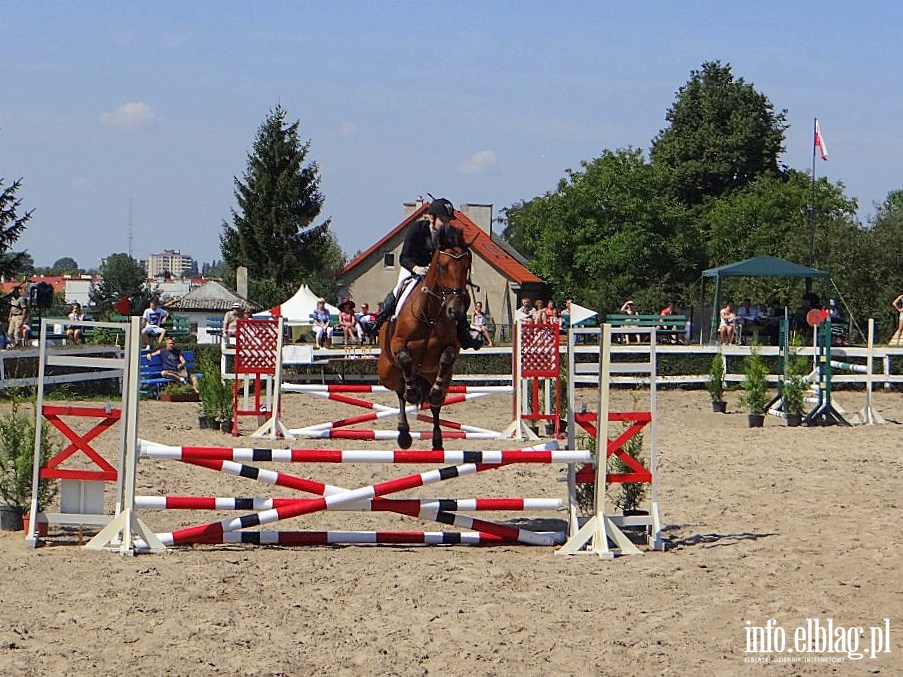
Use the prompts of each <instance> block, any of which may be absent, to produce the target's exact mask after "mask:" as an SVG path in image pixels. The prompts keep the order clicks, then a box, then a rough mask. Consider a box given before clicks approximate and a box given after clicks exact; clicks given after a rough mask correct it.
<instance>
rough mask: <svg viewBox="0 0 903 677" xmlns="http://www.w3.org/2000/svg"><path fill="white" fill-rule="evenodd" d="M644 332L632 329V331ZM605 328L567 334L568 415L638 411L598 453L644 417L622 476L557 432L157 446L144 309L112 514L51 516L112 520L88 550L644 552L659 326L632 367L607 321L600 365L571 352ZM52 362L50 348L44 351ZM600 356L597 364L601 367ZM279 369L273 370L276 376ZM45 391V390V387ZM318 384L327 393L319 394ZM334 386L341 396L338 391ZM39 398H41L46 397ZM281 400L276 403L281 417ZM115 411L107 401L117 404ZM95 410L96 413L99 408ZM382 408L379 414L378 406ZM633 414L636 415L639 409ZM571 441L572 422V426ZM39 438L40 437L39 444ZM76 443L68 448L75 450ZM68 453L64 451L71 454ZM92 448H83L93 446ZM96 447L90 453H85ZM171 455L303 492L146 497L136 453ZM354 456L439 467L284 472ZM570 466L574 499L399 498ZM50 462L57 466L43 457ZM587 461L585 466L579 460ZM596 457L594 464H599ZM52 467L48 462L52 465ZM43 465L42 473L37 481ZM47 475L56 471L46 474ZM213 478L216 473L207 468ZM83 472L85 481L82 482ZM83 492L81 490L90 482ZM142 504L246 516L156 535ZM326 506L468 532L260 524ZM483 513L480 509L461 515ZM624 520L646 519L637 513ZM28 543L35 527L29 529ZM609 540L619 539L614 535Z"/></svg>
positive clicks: (602, 416)
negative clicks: (457, 447) (372, 444)
mask: <svg viewBox="0 0 903 677" xmlns="http://www.w3.org/2000/svg"><path fill="white" fill-rule="evenodd" d="M631 331H636V330H631ZM594 332H595V333H596V334H597V335H599V330H591V329H587V330H583V329H574V330H572V331H571V334H570V337H569V348H568V354H569V356H570V357H571V360H570V364H571V367H570V377H571V378H570V380H569V389H570V395H571V398H570V403H571V406H570V407H569V409H570V412H569V417H570V420H571V421H572V422H576V423H578V424H580V425H584V426H586V427H587V428H588V429H590V430H593V429H594V420H595V421H612V420H614V421H623V420H627V421H630V422H631V423H630V428H629V429H628V431H627V432H622V433H621V434H620V435H618V436H616V437H615V439H611V440H608V443H607V447H602V446H601V442H600V443H599V444H598V445H597V455H598V457H602V449H603V448H605V449H606V452H605V456H606V457H611V456H622V449H621V445H622V444H623V442H624V441H625V440H626V439H628V438H629V437H630V435H631V434H633V433H632V432H630V431H633V430H639V429H641V428H643V427H644V426H647V425H650V426H652V428H651V430H652V435H651V439H652V442H653V445H652V454H651V465H650V467H649V468H648V469H647V468H645V467H643V466H642V465H640V464H634V465H633V466H631V467H632V468H633V471H632V472H630V473H626V474H622V475H623V476H622V477H621V478H618V477H617V476H613V475H611V474H610V473H609V472H608V470H607V463H599V464H595V463H594V456H593V454H592V452H590V451H582V450H573V444H572V445H571V449H567V450H559V449H558V448H557V447H558V445H557V443H556V442H554V441H551V442H548V443H545V444H540V445H537V446H533V447H529V448H527V449H510V450H502V451H411V450H407V451H403V450H386V451H380V450H361V451H354V450H342V449H304V448H300V449H275V450H274V449H258V448H223V447H187V446H170V445H163V444H157V443H153V442H148V441H139V439H138V436H137V422H138V407H137V394H138V370H137V369H135V368H134V365H136V364H137V356H138V354H139V352H140V351H139V343H140V337H139V331H138V324H137V319H135V320H133V321H132V323H131V325H130V328H129V331H128V334H127V338H128V341H127V342H126V349H125V353H124V357H123V358H122V359H121V361H120V362H119V363H118V366H119V367H120V368H121V369H122V370H123V374H124V382H125V384H126V385H125V388H124V391H123V398H122V407H121V409H119V410H118V411H119V413H115V414H114V413H111V414H110V416H112V417H114V418H115V419H116V420H117V421H118V422H119V423H120V425H121V430H122V445H121V447H122V452H121V455H120V461H119V472H115V471H116V469H115V468H113V471H114V473H115V481H116V491H117V494H116V500H115V506H116V508H115V514H114V515H112V516H109V515H107V516H104V515H97V514H94V515H89V517H90V519H89V520H86V521H85V522H78V521H77V519H78V518H77V516H67V517H66V518H65V519H54V520H51V521H53V522H54V523H85V524H93V525H101V524H106V526H105V527H104V528H103V529H102V530H101V531H100V532H99V533H98V534H97V535H96V536H95V537H94V538H93V539H91V541H90V542H89V543H88V544H87V545H86V546H85V547H86V548H88V549H92V550H100V549H113V550H116V551H118V552H120V553H122V554H134V553H136V552H145V551H151V552H159V551H162V550H165V549H166V548H167V547H170V546H181V545H188V544H202V543H203V544H218V543H259V544H281V545H306V544H330V543H424V544H431V543H441V544H475V545H476V544H495V543H520V544H527V545H545V546H551V545H554V544H559V543H562V542H564V541H565V539H566V536H567V534H569V535H570V537H569V538H568V539H567V542H566V543H565V545H564V546H563V547H562V548H561V549H560V550H559V551H558V553H559V554H581V553H591V554H595V555H598V556H601V557H611V556H612V555H613V553H614V552H621V553H625V554H626V553H630V554H636V553H639V552H640V551H639V550H638V549H637V548H636V547H635V546H633V544H632V543H631V542H630V540H629V539H628V538H627V537H626V536H625V535H624V533H623V532H622V531H621V528H623V527H624V526H625V525H630V526H635V525H637V524H638V525H639V526H648V527H649V528H650V529H651V533H652V534H653V541H652V542H653V543H654V544H657V545H660V543H661V540H660V529H659V526H658V498H657V487H656V479H657V473H656V470H655V464H656V456H655V447H654V440H655V434H654V430H655V428H654V418H655V417H654V403H655V395H654V393H655V385H654V383H655V378H654V377H655V358H654V330H653V331H652V338H653V344H652V345H653V348H652V351H653V352H652V357H651V358H650V360H649V361H648V362H641V363H631V364H632V366H630V367H627V366H625V365H612V364H611V359H610V344H611V329H610V328H609V327H605V329H604V331H603V332H602V334H601V339H602V340H601V345H600V346H598V347H596V346H591V345H582V346H580V353H581V354H587V353H588V354H590V355H592V357H593V358H595V360H596V361H597V363H598V364H596V365H592V364H590V363H577V362H576V360H575V354H576V352H577V351H576V349H575V342H576V336H577V335H578V334H592V333H594ZM45 358H46V360H47V362H48V363H50V362H52V358H50V357H48V356H45ZM593 366H595V369H593ZM628 370H632V372H631V373H636V374H641V375H642V378H644V379H645V378H649V379H650V381H649V382H650V387H651V392H652V411H650V412H631V413H630V414H629V415H627V414H618V413H616V412H610V411H609V406H608V386H609V380H610V374H611V373H612V371H620V372H621V373H626V371H628ZM274 375H275V374H274ZM578 380H579V381H581V382H583V383H593V384H598V386H599V398H598V399H599V409H598V411H597V412H596V413H595V414H591V413H589V412H576V410H575V398H574V391H573V388H574V384H575V383H576V382H577V381H578ZM39 392H40V396H41V397H42V396H43V390H41V391H39ZM321 394H322V393H321ZM468 394H476V393H471V392H469V391H468V390H467V389H464V390H459V391H458V392H457V393H455V395H459V396H464V395H468ZM331 395H343V394H342V393H332V394H331ZM39 402H40V404H41V405H42V406H43V399H41V400H39ZM277 409H278V407H276V408H274V410H273V415H274V417H275V416H276V413H277ZM43 411H44V412H45V413H47V414H49V415H50V416H54V415H57V412H54V411H53V410H51V409H44V410H43ZM113 411H116V410H113V409H111V412H113ZM94 413H97V412H94ZM376 413H380V412H379V411H377V412H376ZM631 417H632V418H631ZM603 431H607V426H600V429H599V434H598V435H597V438H598V439H602V438H607V432H606V434H603ZM571 436H572V439H571V442H573V441H574V440H573V427H572V428H571ZM86 437H88V436H87V435H86V436H82V437H81V438H78V437H77V436H74V438H70V439H72V441H73V445H75V447H76V448H79V449H83V450H84V446H86V442H85V438H86ZM37 448H38V447H36V449H37ZM67 451H71V450H67ZM64 453H65V452H64ZM86 453H87V452H86ZM88 455H89V457H91V454H88ZM151 459H153V460H155V461H163V460H169V461H173V462H176V463H180V464H182V465H183V466H190V467H193V468H197V469H199V472H201V473H203V474H205V475H206V474H207V473H224V474H227V475H230V476H233V477H240V478H244V479H245V480H247V481H253V482H256V483H258V484H259V485H267V486H270V487H279V488H280V489H281V490H283V491H286V492H301V493H302V495H300V496H299V495H287V496H272V497H260V496H255V495H254V494H256V493H257V492H249V493H251V495H250V496H247V497H219V496H216V495H215V493H216V492H215V491H211V492H210V493H209V494H207V495H198V496H139V495H138V494H137V492H136V486H137V472H138V471H139V468H140V466H139V461H141V460H145V462H147V460H151ZM264 463H272V464H281V465H280V467H277V468H264V467H260V465H261V464H264ZM348 463H381V464H393V465H397V464H405V465H406V464H434V465H438V466H440V467H438V468H435V469H430V470H424V471H418V472H414V473H411V474H401V475H400V476H397V477H392V478H389V479H386V480H383V481H379V482H375V483H372V484H367V485H364V486H358V487H353V488H349V487H345V486H339V485H336V484H331V483H328V482H325V481H320V480H316V479H311V478H309V477H307V476H305V474H296V473H293V472H286V471H285V464H304V465H305V467H307V466H308V465H310V464H348ZM537 464H539V465H550V464H566V465H567V467H568V468H569V470H568V477H569V483H568V500H567V502H565V501H562V500H561V499H560V498H556V497H537V498H532V497H510V496H501V497H492V496H476V497H474V496H469V497H464V498H447V497H430V496H426V497H421V496H417V497H411V496H404V497H396V494H398V493H400V492H403V491H408V490H415V489H418V488H422V487H427V486H432V485H439V484H441V485H442V486H447V485H448V484H449V483H450V482H451V481H452V480H454V479H456V478H462V477H467V476H472V475H476V474H478V473H483V472H487V471H492V470H497V471H500V472H499V474H498V478H499V484H500V485H501V484H502V483H503V481H504V479H505V477H506V474H507V473H505V472H504V471H503V469H504V468H506V467H508V466H518V465H520V466H523V465H537ZM47 465H48V466H49V465H50V464H47ZM578 466H580V470H579V471H578V470H577V468H578ZM594 466H595V468H596V469H595V471H594V470H593V467H594ZM49 469H50V468H48V467H47V466H45V467H43V468H41V469H40V471H41V472H44V471H45V470H49ZM100 472H102V473H107V474H106V475H105V476H104V479H103V480H101V479H99V478H97V479H94V478H92V480H91V481H105V482H110V481H113V476H111V475H109V473H110V470H109V469H107V468H101V470H100ZM39 474H40V473H36V475H35V483H36V482H37V481H38V479H39V477H38V475H39ZM587 474H589V475H590V479H592V480H594V481H595V485H596V486H595V492H596V503H595V508H594V512H593V514H592V516H591V517H590V518H589V520H588V521H587V522H586V523H585V524H584V525H583V526H582V527H581V528H578V527H579V524H578V521H577V509H576V507H575V501H574V496H575V494H576V487H577V484H578V483H579V482H581V481H582V480H581V477H585V476H586V475H587ZM42 476H49V475H42ZM207 476H209V477H211V479H212V478H214V476H213V475H207ZM86 481H87V480H86ZM617 481H638V482H649V483H650V484H651V487H652V504H651V507H652V510H651V511H650V515H649V516H648V517H646V518H643V517H640V518H621V517H616V516H614V515H609V514H607V513H606V509H607V508H606V501H605V488H606V487H607V485H608V484H610V483H612V482H617ZM83 493H84V492H83ZM36 510H37V508H36V506H35V505H33V506H32V516H33V517H36V516H37V512H36ZM139 510H143V511H144V510H203V511H210V510H215V511H235V512H239V513H241V514H240V515H239V516H237V517H234V518H227V519H217V520H215V521H203V519H202V520H201V521H200V522H199V523H197V524H195V525H193V526H188V527H184V528H179V529H175V530H173V531H168V532H162V533H155V532H154V531H153V530H152V529H150V528H149V527H148V526H147V525H146V524H145V523H144V521H143V520H142V519H139V517H138V511H139ZM549 510H554V511H562V510H567V514H568V515H569V516H570V517H571V518H572V519H571V525H570V527H569V530H568V532H567V534H565V533H564V532H555V531H540V530H533V529H529V528H526V527H524V526H523V525H522V524H518V525H512V524H511V523H506V522H501V521H497V520H496V521H493V520H490V519H487V518H485V517H484V515H486V514H487V513H489V512H492V511H503V512H506V513H510V512H518V513H520V512H523V513H527V512H532V511H549ZM330 511H342V512H349V511H357V512H365V513H377V512H389V513H395V514H397V515H401V516H404V517H407V518H414V519H419V520H422V521H426V522H432V523H438V524H440V525H448V526H453V527H456V528H458V529H463V530H464V531H339V530H330V531H270V530H260V529H259V528H260V527H266V526H269V525H273V524H276V523H278V522H282V521H284V520H288V519H292V518H299V517H303V516H306V515H313V514H317V513H328V512H330ZM466 512H477V513H479V515H480V516H479V517H472V516H469V515H465V514H462V513H466ZM624 519H632V520H637V519H639V520H640V522H639V523H634V522H628V523H625V522H624V521H623V520H624ZM31 538H32V544H33V543H34V540H35V538H36V537H35V536H33V535H31ZM610 543H611V544H610Z"/></svg>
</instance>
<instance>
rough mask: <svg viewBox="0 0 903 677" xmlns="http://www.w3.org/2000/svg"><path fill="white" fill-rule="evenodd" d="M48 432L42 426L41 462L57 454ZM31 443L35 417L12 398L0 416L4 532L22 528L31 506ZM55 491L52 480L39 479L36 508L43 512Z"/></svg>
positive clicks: (32, 441) (0, 470)
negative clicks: (8, 407)
mask: <svg viewBox="0 0 903 677" xmlns="http://www.w3.org/2000/svg"><path fill="white" fill-rule="evenodd" d="M49 434H50V427H49V426H45V428H44V430H43V434H42V435H41V440H42V445H41V463H42V464H44V463H46V462H47V461H49V460H50V459H51V458H52V457H53V455H54V454H55V453H56V447H55V445H54V443H53V441H52V440H51V439H50V438H49ZM34 443H35V435H34V418H33V417H32V416H28V415H26V413H25V412H23V411H22V410H21V408H20V405H19V403H18V402H17V401H15V400H14V401H13V403H12V407H11V408H10V411H9V413H7V414H6V415H5V416H3V417H0V499H2V500H3V503H4V504H5V505H4V506H3V508H5V509H3V510H2V511H0V517H2V520H0V521H2V528H3V530H4V531H16V530H19V529H22V527H23V525H22V518H23V516H25V515H26V514H27V513H28V511H29V509H30V508H31V483H32V479H33V471H34ZM58 490H59V485H58V483H57V482H56V481H55V480H51V479H42V480H41V481H40V482H39V483H38V510H39V511H43V510H44V508H45V507H46V506H47V505H48V504H49V503H50V501H52V500H53V499H54V498H55V497H56V494H57V491H58ZM44 524H46V523H44ZM45 528H46V527H45Z"/></svg>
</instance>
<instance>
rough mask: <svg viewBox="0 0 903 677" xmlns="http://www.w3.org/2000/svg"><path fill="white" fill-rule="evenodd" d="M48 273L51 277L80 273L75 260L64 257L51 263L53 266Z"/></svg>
mask: <svg viewBox="0 0 903 677" xmlns="http://www.w3.org/2000/svg"><path fill="white" fill-rule="evenodd" d="M50 271H51V272H50V274H51V275H78V274H79V273H80V272H81V268H79V267H78V263H77V262H76V260H75V259H73V258H71V257H69V256H64V257H63V258H61V259H57V260H56V261H54V262H53V265H52V266H50Z"/></svg>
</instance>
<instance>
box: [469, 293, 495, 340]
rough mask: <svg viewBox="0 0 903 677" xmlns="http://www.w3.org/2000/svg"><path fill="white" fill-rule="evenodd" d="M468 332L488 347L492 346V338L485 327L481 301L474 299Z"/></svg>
mask: <svg viewBox="0 0 903 677" xmlns="http://www.w3.org/2000/svg"><path fill="white" fill-rule="evenodd" d="M470 333H471V335H472V336H473V337H474V338H480V339H482V340H483V343H485V344H486V345H487V346H489V347H490V348H491V347H492V338H490V336H489V330H488V329H487V328H486V315H485V314H484V313H483V303H482V301H476V302H475V303H474V304H473V314H472V315H471V316H470Z"/></svg>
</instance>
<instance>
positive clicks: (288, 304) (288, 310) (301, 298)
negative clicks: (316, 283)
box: [254, 284, 339, 324]
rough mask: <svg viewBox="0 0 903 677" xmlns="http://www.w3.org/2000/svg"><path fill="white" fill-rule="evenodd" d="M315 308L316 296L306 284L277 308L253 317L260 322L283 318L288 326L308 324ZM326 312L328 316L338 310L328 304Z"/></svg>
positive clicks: (337, 312)
mask: <svg viewBox="0 0 903 677" xmlns="http://www.w3.org/2000/svg"><path fill="white" fill-rule="evenodd" d="M316 308H317V295H316V294H314V293H313V292H312V291H311V290H310V287H308V286H307V285H306V284H302V285H301V288H300V289H298V291H296V292H295V295H294V296H292V297H291V298H290V299H289V300H288V301H284V302H282V303H280V304H279V305H278V306H273V307H272V308H270V309H269V310H264V311H262V312H259V313H255V314H254V317H256V318H258V319H262V320H269V319H270V318H274V317H284V318H285V321H286V322H287V323H289V324H310V314H311V313H312V312H314V310H316ZM326 310H328V311H329V314H330V315H338V314H339V309H338V308H336V307H335V306H333V305H330V304H329V303H327V304H326Z"/></svg>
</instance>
